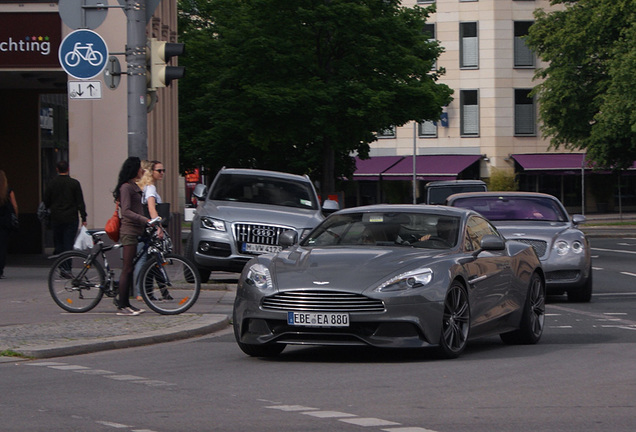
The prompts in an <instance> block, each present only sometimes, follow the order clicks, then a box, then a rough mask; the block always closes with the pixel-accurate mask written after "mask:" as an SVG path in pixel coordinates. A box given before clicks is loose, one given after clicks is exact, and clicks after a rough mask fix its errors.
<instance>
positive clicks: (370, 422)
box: [340, 418, 400, 427]
mask: <svg viewBox="0 0 636 432" xmlns="http://www.w3.org/2000/svg"><path fill="white" fill-rule="evenodd" d="M340 421H341V422H343V423H350V424H354V425H357V426H364V427H371V426H398V425H399V424H400V423H395V422H391V421H388V420H382V419H378V418H344V419H340Z"/></svg>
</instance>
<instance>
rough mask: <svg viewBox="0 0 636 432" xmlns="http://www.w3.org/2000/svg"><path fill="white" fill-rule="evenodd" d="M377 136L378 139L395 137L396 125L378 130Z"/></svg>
mask: <svg viewBox="0 0 636 432" xmlns="http://www.w3.org/2000/svg"><path fill="white" fill-rule="evenodd" d="M376 136H377V137H378V139H391V138H395V137H396V130H395V126H391V127H389V128H387V129H384V130H381V131H378V133H377V134H376Z"/></svg>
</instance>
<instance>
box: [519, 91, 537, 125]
mask: <svg viewBox="0 0 636 432" xmlns="http://www.w3.org/2000/svg"><path fill="white" fill-rule="evenodd" d="M514 91H515V110H514V111H515V118H514V122H515V124H514V127H515V133H514V135H515V136H537V105H536V101H535V98H534V97H530V96H529V95H528V93H530V92H531V91H532V89H531V88H523V89H515V90H514Z"/></svg>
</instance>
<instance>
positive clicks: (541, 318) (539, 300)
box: [499, 273, 545, 345]
mask: <svg viewBox="0 0 636 432" xmlns="http://www.w3.org/2000/svg"><path fill="white" fill-rule="evenodd" d="M544 324H545V284H544V283H543V279H542V278H541V275H539V274H538V273H533V275H532V277H531V278H530V286H529V287H528V295H527V296H526V302H525V304H524V307H523V315H522V316H521V324H520V325H519V329H517V330H515V331H511V332H508V333H502V334H501V335H499V337H501V340H502V341H503V342H504V343H506V344H509V345H512V344H526V345H529V344H535V343H537V342H539V339H541V335H542V334H543V326H544Z"/></svg>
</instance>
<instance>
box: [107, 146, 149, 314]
mask: <svg viewBox="0 0 636 432" xmlns="http://www.w3.org/2000/svg"><path fill="white" fill-rule="evenodd" d="M142 174H143V169H142V168H141V160H140V159H139V158H138V157H135V156H131V157H129V158H128V159H126V160H125V161H124V164H123V165H122V167H121V170H120V171H119V178H118V180H117V187H115V190H114V192H113V196H114V197H115V201H116V202H119V206H120V208H121V228H120V230H119V233H120V242H121V244H122V249H123V268H122V270H121V275H120V276H119V295H118V296H117V299H116V300H115V304H116V305H117V315H130V316H134V315H139V314H140V313H142V312H144V310H143V309H138V308H136V307H134V306H132V305H131V304H130V299H129V292H130V287H131V286H132V283H133V270H134V260H135V255H136V253H137V242H138V241H137V237H138V236H140V235H141V234H143V232H144V227H145V226H146V224H147V223H148V221H150V219H148V218H147V217H146V216H144V214H143V213H144V212H143V206H142V204H141V195H142V193H141V189H139V186H137V183H136V182H137V180H139V179H140V178H141V176H142Z"/></svg>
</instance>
